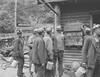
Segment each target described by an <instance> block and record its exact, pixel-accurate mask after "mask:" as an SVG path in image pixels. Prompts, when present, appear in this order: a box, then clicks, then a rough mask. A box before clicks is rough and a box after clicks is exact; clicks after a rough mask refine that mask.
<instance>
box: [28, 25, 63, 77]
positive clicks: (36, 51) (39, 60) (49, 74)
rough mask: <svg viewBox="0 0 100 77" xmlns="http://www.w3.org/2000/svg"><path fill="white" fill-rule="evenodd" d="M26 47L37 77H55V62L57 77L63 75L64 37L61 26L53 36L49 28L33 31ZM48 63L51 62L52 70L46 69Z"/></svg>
mask: <svg viewBox="0 0 100 77" xmlns="http://www.w3.org/2000/svg"><path fill="white" fill-rule="evenodd" d="M28 47H29V48H30V53H29V56H30V63H31V64H34V66H35V73H36V76H37V77H55V74H56V62H57V61H58V71H59V77H61V76H62V75H63V65H62V63H63V53H64V35H63V33H62V29H61V26H58V27H57V28H56V33H55V34H54V33H53V32H52V28H50V27H47V28H45V29H44V28H40V29H34V30H33V35H32V36H31V37H30V38H29V41H28ZM48 61H50V62H53V68H52V70H49V69H46V65H47V62H48Z"/></svg>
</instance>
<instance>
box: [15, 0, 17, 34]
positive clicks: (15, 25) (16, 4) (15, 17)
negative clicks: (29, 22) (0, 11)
mask: <svg viewBox="0 0 100 77" xmlns="http://www.w3.org/2000/svg"><path fill="white" fill-rule="evenodd" d="M16 28H17V0H15V34H16Z"/></svg>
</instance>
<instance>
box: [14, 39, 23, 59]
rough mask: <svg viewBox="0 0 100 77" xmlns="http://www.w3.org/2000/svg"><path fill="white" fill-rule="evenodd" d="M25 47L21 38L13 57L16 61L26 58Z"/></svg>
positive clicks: (15, 46) (16, 41) (15, 44)
mask: <svg viewBox="0 0 100 77" xmlns="http://www.w3.org/2000/svg"><path fill="white" fill-rule="evenodd" d="M23 47H24V40H23V39H21V38H17V39H16V40H15V43H14V53H13V57H14V58H15V59H19V58H23V57H24V50H23Z"/></svg>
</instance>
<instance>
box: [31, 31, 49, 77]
mask: <svg viewBox="0 0 100 77" xmlns="http://www.w3.org/2000/svg"><path fill="white" fill-rule="evenodd" d="M46 58H47V53H46V50H45V43H44V40H43V36H42V30H38V31H37V34H36V38H35V40H34V42H33V47H32V51H31V59H32V63H33V64H34V65H35V73H36V74H37V77H45V76H44V75H45V63H46Z"/></svg>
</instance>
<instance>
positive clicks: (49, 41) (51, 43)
mask: <svg viewBox="0 0 100 77" xmlns="http://www.w3.org/2000/svg"><path fill="white" fill-rule="evenodd" d="M46 47H47V50H48V55H49V57H50V59H51V60H52V59H53V42H52V40H51V39H48V40H47V46H46Z"/></svg>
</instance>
